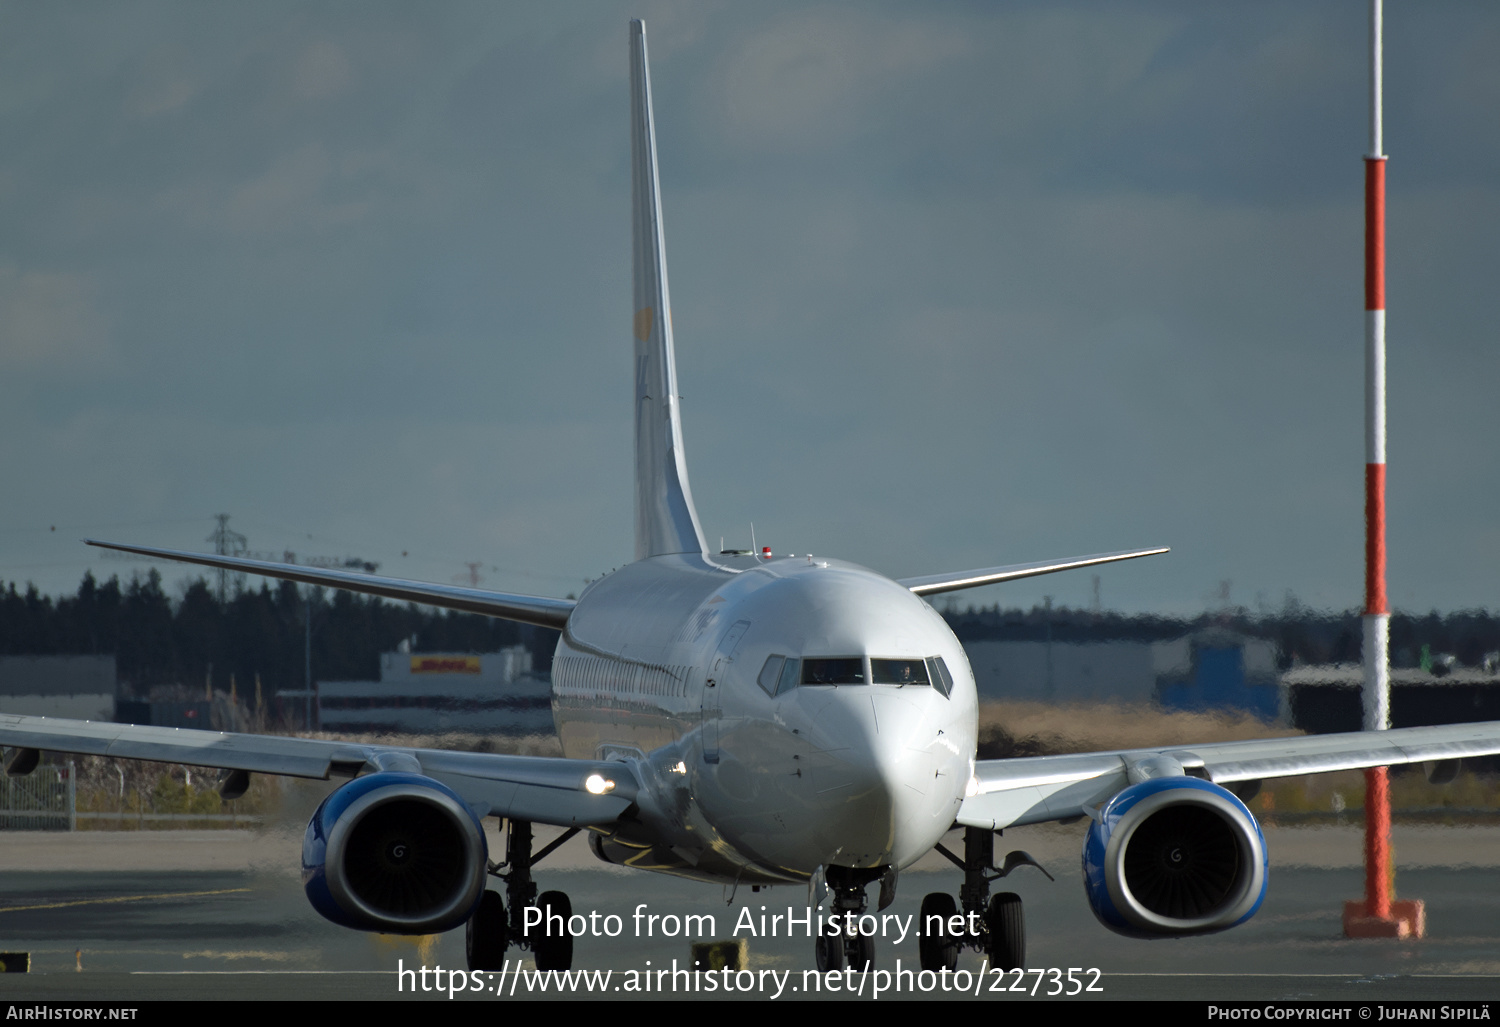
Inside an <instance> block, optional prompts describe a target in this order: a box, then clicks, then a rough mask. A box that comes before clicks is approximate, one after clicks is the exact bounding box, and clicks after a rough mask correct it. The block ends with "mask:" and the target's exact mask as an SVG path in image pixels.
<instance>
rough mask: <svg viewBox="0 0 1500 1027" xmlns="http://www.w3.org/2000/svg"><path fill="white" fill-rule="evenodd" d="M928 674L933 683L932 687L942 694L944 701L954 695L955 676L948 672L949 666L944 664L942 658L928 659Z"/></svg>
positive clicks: (933, 657) (930, 657) (931, 657)
mask: <svg viewBox="0 0 1500 1027" xmlns="http://www.w3.org/2000/svg"><path fill="white" fill-rule="evenodd" d="M927 672H928V677H929V678H930V679H931V681H932V687H934V688H936V689H937V690H938V691H939V692H941V693H942V694H943V698H944V699H947V698H948V697H950V696H951V695H952V694H953V675H952V674H950V673H949V672H948V665H947V664H946V663H944V662H943V658H942V657H941V656H929V657H928V658H927Z"/></svg>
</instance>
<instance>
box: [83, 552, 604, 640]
mask: <svg viewBox="0 0 1500 1027" xmlns="http://www.w3.org/2000/svg"><path fill="white" fill-rule="evenodd" d="M84 542H86V543H88V544H89V545H91V546H98V547H100V548H101V549H118V550H120V551H121V552H123V553H137V554H139V555H141V556H156V557H160V558H162V559H164V560H180V561H182V562H183V563H196V564H201V565H203V566H204V567H222V568H223V569H224V570H229V571H244V572H245V573H247V574H264V575H266V576H267V577H271V578H284V579H285V580H287V581H300V582H301V583H302V584H304V585H323V586H326V587H329V588H343V589H348V590H349V591H351V592H364V593H366V594H367V595H372V596H383V597H384V598H386V599H398V600H401V601H403V602H409V603H425V604H426V605H428V606H441V607H443V608H444V609H447V610H462V611H464V612H465V613H482V614H485V615H486V616H489V617H499V618H501V619H502V620H514V621H520V622H522V623H523V624H536V625H538V626H540V627H544V628H557V629H559V630H560V629H561V628H562V626H563V625H564V624H566V623H567V622H568V615H569V614H570V613H572V612H573V607H574V606H575V605H576V604H575V603H574V601H573V600H571V599H549V598H546V597H544V596H527V595H517V594H516V593H513V592H490V591H487V590H485V589H482V588H460V587H459V586H457V585H436V584H430V583H428V582H424V581H407V580H406V579H405V578H382V577H379V576H377V575H374V574H361V573H360V572H358V571H340V570H329V569H325V568H322V567H304V566H302V565H300V564H295V563H273V562H271V561H269V560H247V559H245V558H243V557H239V556H218V555H215V554H213V553H190V552H186V551H183V550H178V549H153V548H151V547H150V546H129V545H124V544H122V543H119V542H99V541H96V540H95V539H84Z"/></svg>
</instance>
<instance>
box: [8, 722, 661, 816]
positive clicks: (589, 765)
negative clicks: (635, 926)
mask: <svg viewBox="0 0 1500 1027" xmlns="http://www.w3.org/2000/svg"><path fill="white" fill-rule="evenodd" d="M0 745H4V746H7V747H9V748H10V749H11V751H10V752H8V753H7V754H6V771H7V773H11V772H12V770H13V768H14V770H15V771H16V772H21V773H24V772H26V771H27V770H29V769H30V768H31V767H32V766H35V762H34V761H35V755H34V754H33V753H34V752H35V751H40V750H47V751H51V752H67V753H81V754H85V755H94V756H114V757H119V758H123V759H134V760H160V761H162V762H166V763H185V764H188V765H189V766H195V767H200V766H201V767H219V768H222V769H224V770H239V771H249V772H252V773H263V774H283V775H287V776H289V777H308V778H319V779H325V780H326V779H327V778H329V777H332V776H343V777H354V776H355V775H356V774H358V773H360V772H361V771H367V772H374V771H380V770H396V771H406V772H411V773H419V774H424V775H426V776H427V777H431V778H435V779H437V780H438V781H441V782H442V783H443V784H445V785H447V786H448V787H449V788H452V789H453V790H454V791H455V792H456V793H458V795H459V796H460V797H461V798H462V799H463V800H464V801H465V802H467V803H469V805H470V806H471V807H474V808H475V812H476V814H478V815H479V816H489V815H494V816H501V817H514V818H516V819H518V820H531V821H535V822H536V823H540V824H556V825H559V826H563V827H583V826H587V825H591V824H608V823H611V822H613V821H614V820H616V819H617V818H618V817H619V816H620V814H622V813H623V812H625V810H626V809H628V808H629V807H630V806H631V805H632V804H633V803H634V801H635V797H636V793H637V791H638V790H639V783H638V782H637V780H636V778H635V775H634V774H633V773H632V771H631V768H630V767H629V766H628V765H626V764H624V763H619V762H605V761H600V760H570V759H561V758H555V757H548V756H502V755H498V754H494V753H474V752H448V751H445V750H441V749H411V748H405V747H402V746H390V745H366V744H362V743H357V742H334V741H320V740H317V739H312V738H287V737H281V736H274V735H243V734H228V733H225V732H221V731H191V730H186V729H181V728H169V727H140V726H136V725H132V724H109V723H103V722H98V721H90V720H59V719H56V718H53V717H18V716H10V715H7V714H0ZM27 750H32V751H33V753H28V752H27ZM591 775H599V777H601V778H603V780H604V784H603V785H602V786H601V785H600V784H599V783H598V782H596V783H595V787H596V789H599V793H596V792H591V791H590V790H589V787H588V785H587V783H586V782H587V781H588V779H589V778H590V776H591Z"/></svg>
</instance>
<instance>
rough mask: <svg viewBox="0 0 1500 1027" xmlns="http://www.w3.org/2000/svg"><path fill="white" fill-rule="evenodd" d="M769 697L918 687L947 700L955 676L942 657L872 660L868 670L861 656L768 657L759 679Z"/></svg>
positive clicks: (874, 658)
mask: <svg viewBox="0 0 1500 1027" xmlns="http://www.w3.org/2000/svg"><path fill="white" fill-rule="evenodd" d="M757 680H758V681H759V683H760V687H761V688H764V689H765V690H766V694H767V695H771V696H778V695H784V694H785V693H787V692H789V691H791V690H792V689H793V688H795V687H797V686H798V685H864V684H876V685H895V686H897V687H903V686H906V685H916V686H921V687H931V688H932V689H933V690H934V691H936V692H937V693H938V694H940V695H942V696H943V697H944V698H947V697H948V696H950V695H951V694H952V693H953V675H952V674H951V673H949V671H948V665H947V664H946V663H944V662H943V658H942V657H941V656H929V657H928V658H927V659H925V660H913V659H894V658H887V657H871V658H870V661H869V664H868V668H867V666H866V663H865V659H864V657H861V656H814V657H810V658H806V659H801V660H799V659H797V658H796V657H788V656H781V655H779V654H777V655H772V656H771V657H769V658H768V659H767V660H766V662H765V664H764V666H762V667H761V671H760V676H759V677H758V678H757Z"/></svg>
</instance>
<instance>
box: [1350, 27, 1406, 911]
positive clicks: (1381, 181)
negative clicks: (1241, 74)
mask: <svg viewBox="0 0 1500 1027" xmlns="http://www.w3.org/2000/svg"><path fill="white" fill-rule="evenodd" d="M1381 21H1382V19H1381V0H1370V152H1369V154H1368V155H1367V156H1366V157H1365V611H1364V618H1363V619H1364V659H1365V688H1364V729H1365V730H1366V731H1384V730H1386V729H1387V728H1388V727H1390V694H1391V680H1390V678H1391V672H1390V634H1391V632H1390V626H1391V608H1390V603H1389V601H1388V600H1387V598H1386V591H1385V152H1384V149H1383V141H1382V139H1381V113H1382V112H1381V100H1382V90H1381V30H1382V25H1381ZM1390 839H1391V801H1390V781H1389V777H1388V776H1387V771H1386V768H1385V767H1374V768H1372V769H1370V770H1366V771H1365V897H1364V901H1362V902H1359V901H1356V902H1349V903H1346V904H1345V907H1344V933H1345V934H1346V935H1348V936H1349V937H1351V938H1352V937H1364V938H1370V937H1387V938H1390V937H1395V938H1405V937H1412V936H1417V937H1420V936H1421V935H1422V933H1423V928H1424V924H1423V910H1422V903H1421V902H1420V901H1411V900H1408V901H1405V902H1397V901H1396V900H1395V896H1394V894H1393V892H1394V890H1395V874H1394V872H1393V870H1392V867H1391V840H1390Z"/></svg>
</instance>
